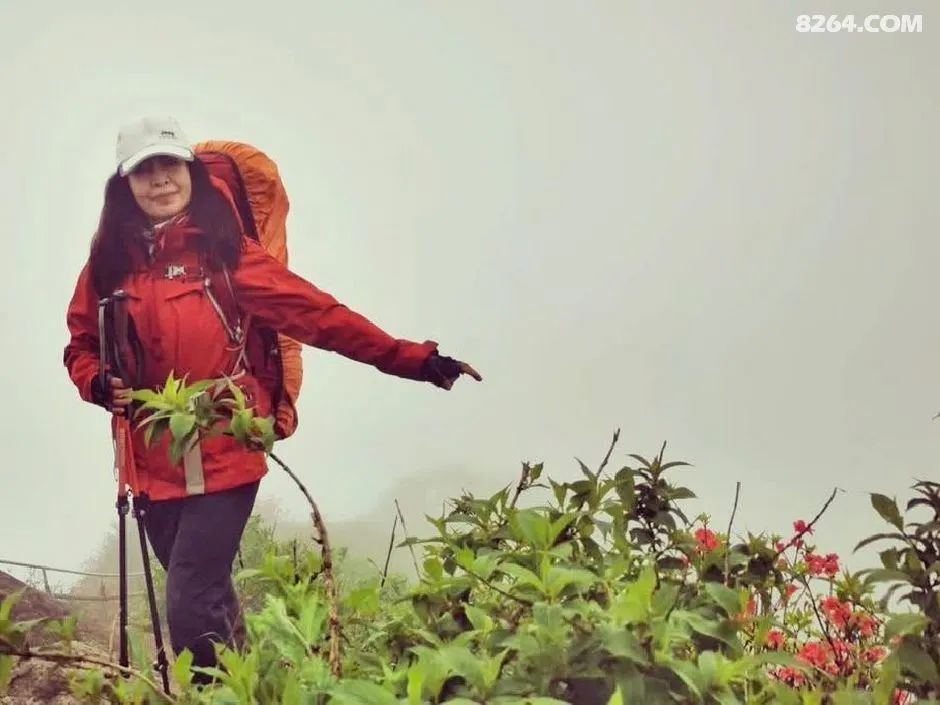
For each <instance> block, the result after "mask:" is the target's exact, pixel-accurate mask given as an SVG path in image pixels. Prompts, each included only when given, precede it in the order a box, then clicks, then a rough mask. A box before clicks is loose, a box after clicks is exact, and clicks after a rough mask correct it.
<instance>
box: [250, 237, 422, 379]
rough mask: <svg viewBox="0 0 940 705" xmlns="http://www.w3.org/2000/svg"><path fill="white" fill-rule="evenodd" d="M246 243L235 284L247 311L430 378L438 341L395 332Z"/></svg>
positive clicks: (387, 368)
mask: <svg viewBox="0 0 940 705" xmlns="http://www.w3.org/2000/svg"><path fill="white" fill-rule="evenodd" d="M244 243H245V244H244V248H243V250H242V256H241V262H240V264H239V265H238V267H236V268H235V269H234V270H233V271H232V284H233V285H234V288H235V291H236V295H237V297H238V302H239V304H240V306H241V308H242V309H243V310H244V311H245V313H247V314H249V315H250V316H252V317H253V318H255V319H257V320H258V321H260V322H262V323H263V324H264V325H267V326H270V327H271V328H273V329H275V330H277V331H278V332H279V333H282V334H283V335H286V336H288V337H290V338H293V339H294V340H298V341H300V342H301V343H304V344H306V345H310V346H312V347H316V348H321V349H323V350H329V351H331V352H335V353H339V354H340V355H343V356H344V357H347V358H349V359H351V360H355V361H357V362H364V363H366V364H369V365H372V366H373V367H375V368H377V369H378V370H379V371H381V372H384V373H386V374H391V375H395V376H397V377H404V378H406V379H413V380H418V381H426V380H425V377H424V373H423V371H422V367H423V365H424V362H425V360H427V358H428V357H429V356H430V355H431V354H432V353H434V352H436V351H437V347H438V344H437V343H436V342H435V341H433V340H426V341H424V342H423V343H417V342H414V341H410V340H404V339H400V338H394V337H392V336H391V335H389V334H388V333H386V332H385V331H383V330H382V329H381V328H379V327H378V326H376V325H375V324H374V323H372V322H371V321H370V320H369V319H367V318H365V317H364V316H362V315H361V314H359V313H356V312H355V311H352V310H350V309H349V308H348V307H346V306H345V305H343V304H342V303H340V302H339V301H337V299H336V298H335V297H333V296H332V295H330V294H328V293H326V292H324V291H321V290H320V289H318V288H317V287H316V286H314V285H313V284H311V283H310V282H308V281H307V280H305V279H303V278H302V277H300V276H298V275H297V274H295V273H294V272H292V271H290V270H289V269H288V268H287V267H286V266H284V265H283V264H281V262H279V261H278V260H277V259H275V258H274V257H272V256H271V255H270V254H268V252H267V251H266V250H265V249H264V248H263V247H262V246H261V245H260V244H259V243H257V242H256V241H254V240H252V239H251V238H247V237H246V238H245V239H244Z"/></svg>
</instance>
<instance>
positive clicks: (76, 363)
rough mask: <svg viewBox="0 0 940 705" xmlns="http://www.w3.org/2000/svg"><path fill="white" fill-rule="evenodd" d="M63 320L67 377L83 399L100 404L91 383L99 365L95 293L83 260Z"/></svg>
mask: <svg viewBox="0 0 940 705" xmlns="http://www.w3.org/2000/svg"><path fill="white" fill-rule="evenodd" d="M65 323H66V326H67V328H68V332H69V336H70V337H69V342H68V344H67V345H66V346H65V353H64V355H63V362H64V363H65V367H66V369H67V370H68V374H69V377H70V378H71V379H72V382H73V384H75V386H76V388H77V389H78V394H79V396H80V397H81V398H82V399H83V400H84V401H87V402H90V403H92V404H98V405H101V404H102V400H101V399H100V396H99V394H98V390H97V389H96V386H97V385H96V384H95V380H96V378H97V376H98V369H99V354H98V297H97V295H96V294H95V291H94V287H93V286H92V283H91V277H90V274H89V270H88V265H87V264H86V265H85V266H84V267H83V268H82V271H81V273H80V274H79V276H78V281H77V282H76V284H75V291H74V293H73V294H72V300H71V301H70V302H69V306H68V309H67V311H66V317H65Z"/></svg>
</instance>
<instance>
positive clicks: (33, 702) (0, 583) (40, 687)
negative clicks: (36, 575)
mask: <svg viewBox="0 0 940 705" xmlns="http://www.w3.org/2000/svg"><path fill="white" fill-rule="evenodd" d="M21 589H25V593H24V594H23V596H22V597H21V598H20V600H19V601H18V602H17V603H16V605H15V606H14V608H13V612H12V618H13V620H14V621H25V620H31V619H41V618H53V619H62V618H64V617H67V616H69V615H70V614H72V608H71V607H70V606H69V604H67V603H66V602H63V601H61V600H57V599H55V598H53V597H50V596H49V595H47V594H46V593H44V592H42V591H39V590H34V589H33V588H31V587H29V586H27V585H25V584H24V583H22V582H21V581H19V580H17V579H16V578H14V577H13V576H11V575H8V574H6V573H4V572H2V571H0V602H2V601H3V600H4V599H6V598H7V597H8V596H9V595H10V594H12V593H15V592H17V591H19V590H21ZM108 632H109V628H108V627H107V626H105V625H103V624H96V623H95V622H94V621H93V620H92V621H87V620H80V621H79V624H78V630H77V637H78V641H77V642H76V643H75V644H73V647H72V651H73V652H75V653H77V654H81V655H82V656H85V657H89V658H97V659H102V660H105V661H111V660H112V659H111V658H110V657H109V655H108V641H109V634H108ZM53 641H54V637H53V636H51V635H44V634H42V633H41V632H40V633H39V634H37V635H36V636H34V637H33V638H32V639H31V641H30V643H29V646H30V647H31V648H36V647H46V648H53V647H51V646H50V645H51V644H52V643H53ZM39 703H43V704H44V705H45V704H49V705H77V703H78V701H77V700H76V699H74V698H73V697H72V696H71V695H70V694H69V684H68V677H67V671H66V668H65V667H64V666H63V665H61V664H57V663H51V662H48V661H42V660H36V659H30V660H20V661H19V662H18V663H17V665H16V666H15V667H14V669H13V674H12V677H11V679H10V684H9V687H8V688H7V690H6V692H5V693H3V694H0V705H38V704H39Z"/></svg>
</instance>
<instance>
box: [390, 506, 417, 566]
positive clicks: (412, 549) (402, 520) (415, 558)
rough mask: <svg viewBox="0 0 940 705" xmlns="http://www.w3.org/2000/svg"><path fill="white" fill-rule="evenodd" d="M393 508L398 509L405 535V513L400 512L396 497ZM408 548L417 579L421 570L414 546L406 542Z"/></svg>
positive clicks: (406, 527)
mask: <svg viewBox="0 0 940 705" xmlns="http://www.w3.org/2000/svg"><path fill="white" fill-rule="evenodd" d="M395 509H396V510H397V511H398V519H399V521H401V528H402V530H403V531H404V532H405V536H406V537H407V536H408V525H407V524H405V515H404V514H402V511H401V506H400V505H399V504H398V498H396V499H395ZM408 550H409V551H410V552H411V560H412V562H413V563H414V564H415V575H417V576H418V579H420V578H421V570H420V569H419V568H418V557H417V556H416V555H415V547H414V546H412V545H411V544H410V543H409V544H408Z"/></svg>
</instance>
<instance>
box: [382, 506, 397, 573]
mask: <svg viewBox="0 0 940 705" xmlns="http://www.w3.org/2000/svg"><path fill="white" fill-rule="evenodd" d="M397 528H398V515H397V514H396V515H395V521H393V522H392V535H391V537H390V538H389V540H388V553H386V554H385V568H383V569H382V583H381V585H380V587H385V579H386V578H388V564H389V562H390V561H391V560H392V549H394V548H395V529H397Z"/></svg>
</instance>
